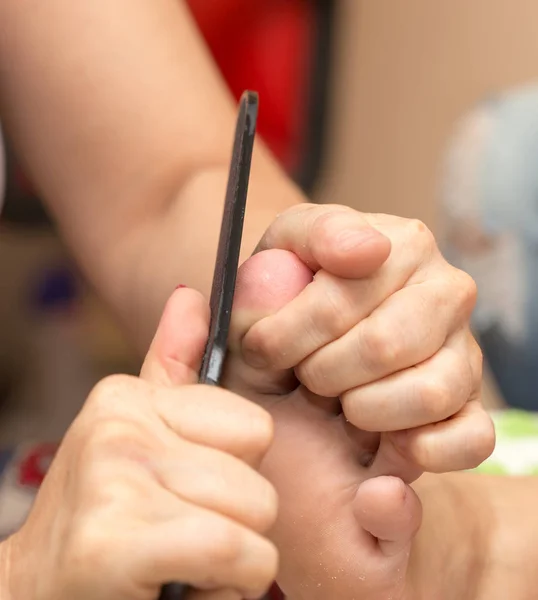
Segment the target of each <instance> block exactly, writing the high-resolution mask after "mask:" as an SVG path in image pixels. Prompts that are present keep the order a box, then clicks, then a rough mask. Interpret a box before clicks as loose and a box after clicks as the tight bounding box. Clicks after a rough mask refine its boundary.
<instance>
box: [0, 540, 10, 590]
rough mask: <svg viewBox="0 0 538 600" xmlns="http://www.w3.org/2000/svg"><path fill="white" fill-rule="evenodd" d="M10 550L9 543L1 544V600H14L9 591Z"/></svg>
mask: <svg viewBox="0 0 538 600" xmlns="http://www.w3.org/2000/svg"><path fill="white" fill-rule="evenodd" d="M8 576H9V549H8V541H7V540H6V541H4V542H1V543H0V600H12V598H11V592H10V589H9V582H8Z"/></svg>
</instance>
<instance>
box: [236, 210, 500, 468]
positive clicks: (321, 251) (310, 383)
mask: <svg viewBox="0 0 538 600" xmlns="http://www.w3.org/2000/svg"><path fill="white" fill-rule="evenodd" d="M266 248H280V249H285V250H289V251H291V252H293V253H294V254H295V255H296V256H297V257H298V258H299V259H301V261H302V262H303V263H304V264H305V265H307V266H308V267H309V268H310V270H311V271H312V273H313V274H311V273H308V274H306V273H305V274H304V280H303V288H304V289H303V288H301V290H300V291H299V293H298V295H297V297H295V298H293V299H292V300H291V301H289V302H288V303H287V304H285V305H279V306H278V308H279V309H280V310H277V311H276V313H274V314H271V315H269V316H267V317H266V318H261V319H259V320H258V322H256V323H254V324H253V325H252V327H250V329H249V330H248V331H243V334H244V337H243V338H242V342H241V352H242V354H243V357H244V358H245V360H246V361H247V363H249V364H250V365H252V366H255V367H259V368H261V367H263V366H268V367H269V368H270V369H272V370H289V369H292V368H293V369H294V372H295V375H296V376H297V378H298V379H299V381H300V382H301V383H302V384H303V385H304V386H305V387H306V388H307V389H308V390H310V391H311V392H313V393H315V394H317V395H319V396H323V397H326V398H339V399H340V401H341V408H342V410H343V412H344V414H345V416H346V418H347V419H348V421H349V422H350V423H352V424H353V425H355V427H357V428H359V429H361V430H364V431H369V432H384V433H385V432H386V433H387V434H388V435H383V436H382V437H381V440H380V443H381V447H380V452H379V453H378V454H377V460H378V461H380V460H382V459H383V458H386V459H387V460H394V459H395V458H396V459H397V458H398V457H399V456H403V457H404V458H405V459H406V461H409V462H410V463H411V464H413V465H415V466H416V467H417V468H418V469H417V473H419V472H420V470H427V471H432V472H443V471H451V470H456V469H468V468H472V467H475V466H477V465H478V464H480V463H481V462H482V461H483V460H484V459H485V458H486V457H487V456H489V454H490V453H491V451H492V449H493V443H494V433H493V426H492V423H491V419H490V418H489V416H488V415H487V413H486V412H485V410H484V409H483V407H482V405H481V402H480V386H481V380H482V355H481V352H480V349H479V347H478V344H477V343H476V341H475V340H474V338H473V336H472V334H471V332H470V329H469V318H470V315H471V312H472V309H473V307H474V303H475V298H476V287H475V285H474V282H473V281H472V279H471V278H470V277H469V276H468V275H467V274H465V273H463V272H462V271H459V270H458V269H456V268H454V267H452V266H451V265H449V264H448V263H447V262H446V261H445V260H444V258H443V257H442V255H441V253H440V251H439V249H438V248H437V245H436V243H435V239H434V237H433V235H432V233H431V232H430V231H429V230H428V229H427V228H426V226H425V225H423V224H422V223H420V222H418V221H415V220H408V219H402V218H398V217H392V216H388V215H363V214H360V213H358V212H356V211H354V210H352V209H349V208H346V207H338V206H337V207H335V206H317V205H316V206H312V205H306V206H299V207H296V208H294V209H293V210H291V211H288V212H287V213H284V214H283V215H281V217H280V218H279V219H277V221H275V223H274V224H273V225H272V226H271V227H270V228H269V230H268V231H267V233H266V235H265V237H264V239H263V240H262V241H261V243H260V245H259V249H262V250H263V249H266ZM292 276H294V275H292ZM247 277H248V275H247ZM307 283H308V284H309V285H306V284H307ZM260 285H261V284H260ZM269 285H273V289H272V290H269V289H267V288H268V287H269ZM275 285H284V282H282V281H280V280H279V282H278V283H276V284H275V282H273V281H271V282H264V283H263V286H264V289H263V291H264V293H266V294H268V295H269V294H271V295H273V296H274V295H275V294H276V293H277V292H278V291H279V290H278V288H277V291H275V289H274V286H275ZM297 291H298V290H297ZM259 293H261V292H259ZM282 300H283V298H282ZM273 308H276V307H273ZM259 316H260V315H259ZM251 324H252V322H251ZM339 407H340V403H337V408H339ZM400 431H405V433H398V434H395V435H392V434H391V433H390V432H400ZM394 450H396V451H397V452H394ZM412 478H413V477H412V473H409V477H407V479H409V480H411V479H412Z"/></svg>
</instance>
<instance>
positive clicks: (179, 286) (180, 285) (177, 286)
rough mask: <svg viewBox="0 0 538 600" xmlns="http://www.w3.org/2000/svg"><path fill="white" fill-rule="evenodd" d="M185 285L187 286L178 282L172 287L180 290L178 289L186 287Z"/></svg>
mask: <svg viewBox="0 0 538 600" xmlns="http://www.w3.org/2000/svg"><path fill="white" fill-rule="evenodd" d="M186 287H187V286H186V285H183V284H182V283H180V284H179V285H176V287H175V288H174V289H176V290H180V289H182V288H186Z"/></svg>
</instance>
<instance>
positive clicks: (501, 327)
mask: <svg viewBox="0 0 538 600" xmlns="http://www.w3.org/2000/svg"><path fill="white" fill-rule="evenodd" d="M441 197H442V219H441V224H442V241H443V244H444V250H445V254H446V255H447V258H448V259H449V260H450V261H451V262H452V263H453V264H455V265H456V266H458V267H459V268H461V269H463V270H465V271H467V272H468V273H469V274H470V275H471V276H472V277H473V278H474V279H475V281H476V283H477V285H478V294H479V297H478V303H477V307H476V310H475V313H474V316H473V325H474V328H475V332H476V333H477V334H478V336H479V338H480V341H481V345H482V350H483V352H484V356H485V358H486V360H487V362H488V363H489V365H490V367H491V370H492V373H493V375H494V377H495V378H496V380H497V383H498V385H499V387H500V390H501V392H502V393H503V395H504V398H505V400H506V401H507V402H508V403H509V404H510V405H512V406H516V407H520V408H524V409H527V410H538V392H537V390H538V298H537V295H538V85H529V86H526V87H523V88H519V89H516V90H511V91H508V92H506V93H503V94H499V95H497V96H495V97H491V98H488V99H487V100H485V101H484V102H482V103H480V104H479V105H478V106H476V107H475V109H474V110H472V111H471V112H470V113H469V114H468V115H466V116H465V117H464V118H463V119H462V121H461V122H460V123H459V125H458V127H457V130H456V133H455V136H454V138H453V139H452V141H451V144H450V146H449V149H448V156H447V162H446V170H445V174H444V178H443V190H442V194H441Z"/></svg>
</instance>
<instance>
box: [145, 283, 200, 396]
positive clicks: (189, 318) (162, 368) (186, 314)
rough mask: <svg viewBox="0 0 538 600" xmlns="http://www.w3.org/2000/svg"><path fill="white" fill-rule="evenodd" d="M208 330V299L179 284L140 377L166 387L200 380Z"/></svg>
mask: <svg viewBox="0 0 538 600" xmlns="http://www.w3.org/2000/svg"><path fill="white" fill-rule="evenodd" d="M208 333H209V306H208V304H207V302H206V300H205V299H204V297H203V296H202V294H200V293H199V292H197V291H195V290H191V289H188V288H185V287H184V286H179V287H178V288H176V290H175V291H174V293H173V294H172V296H171V297H170V299H169V300H168V302H167V303H166V306H165V308H164V312H163V315H162V317H161V321H160V323H159V326H158V327H157V333H156V334H155V337H154V338H153V342H152V343H151V346H150V348H149V351H148V353H147V355H146V358H145V360H144V364H143V365H142V369H141V371H140V377H141V378H142V379H146V380H147V381H151V382H152V383H157V384H161V385H166V386H175V385H188V384H193V383H196V382H197V381H198V372H199V370H200V366H201V362H202V355H203V352H204V348H205V345H206V342H207V336H208Z"/></svg>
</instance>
